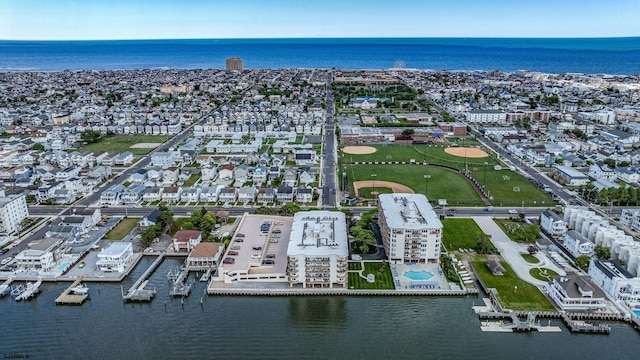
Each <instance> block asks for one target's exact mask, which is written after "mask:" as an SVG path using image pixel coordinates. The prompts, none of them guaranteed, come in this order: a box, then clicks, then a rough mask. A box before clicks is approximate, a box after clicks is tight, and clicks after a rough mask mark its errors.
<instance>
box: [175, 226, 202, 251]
mask: <svg viewBox="0 0 640 360" xmlns="http://www.w3.org/2000/svg"><path fill="white" fill-rule="evenodd" d="M200 242H202V232H201V231H197V230H178V231H177V232H176V233H175V234H174V235H173V250H174V251H176V252H189V251H191V250H193V249H194V248H195V247H196V246H197V245H198V244H200Z"/></svg>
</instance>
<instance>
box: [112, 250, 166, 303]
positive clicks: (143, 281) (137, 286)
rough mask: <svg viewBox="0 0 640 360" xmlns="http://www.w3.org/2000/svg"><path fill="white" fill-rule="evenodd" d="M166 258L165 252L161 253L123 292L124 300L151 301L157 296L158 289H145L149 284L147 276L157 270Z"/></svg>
mask: <svg viewBox="0 0 640 360" xmlns="http://www.w3.org/2000/svg"><path fill="white" fill-rule="evenodd" d="M162 259H164V254H160V255H159V256H158V257H157V258H156V259H155V260H154V261H153V263H152V264H151V266H149V268H148V269H147V270H146V271H145V272H144V273H143V274H142V276H140V278H138V280H136V282H135V283H134V284H133V285H132V286H131V287H130V288H129V291H127V293H126V294H122V300H124V301H151V299H153V297H154V296H156V290H155V289H153V290H149V289H145V286H146V285H147V282H148V280H147V278H148V277H149V276H151V274H152V273H153V272H154V271H155V270H156V268H157V267H158V266H159V265H160V263H161V262H162Z"/></svg>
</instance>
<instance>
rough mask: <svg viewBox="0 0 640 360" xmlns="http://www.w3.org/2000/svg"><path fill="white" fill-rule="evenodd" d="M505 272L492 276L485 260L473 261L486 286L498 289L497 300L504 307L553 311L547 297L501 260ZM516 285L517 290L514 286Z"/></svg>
mask: <svg viewBox="0 0 640 360" xmlns="http://www.w3.org/2000/svg"><path fill="white" fill-rule="evenodd" d="M501 263H502V266H503V267H504V268H505V270H506V272H505V274H504V275H500V276H494V275H493V274H492V273H491V271H490V270H489V268H488V267H487V262H486V261H473V262H472V264H473V267H474V268H475V270H476V273H477V274H478V276H480V277H481V278H482V280H483V281H484V283H485V285H486V286H487V287H488V288H495V289H496V290H497V291H498V300H500V304H501V305H502V306H503V307H504V308H508V309H511V310H531V311H555V310H556V309H555V308H554V307H553V305H551V303H549V301H548V300H547V298H546V297H545V296H544V295H543V294H542V293H541V292H540V290H538V288H537V287H535V286H534V285H531V284H529V283H528V282H525V281H524V280H522V279H520V278H519V277H518V276H517V275H516V273H515V272H514V271H513V269H511V267H510V266H509V264H507V262H506V261H504V260H503V261H502V262H501ZM516 286H517V290H515V287H516Z"/></svg>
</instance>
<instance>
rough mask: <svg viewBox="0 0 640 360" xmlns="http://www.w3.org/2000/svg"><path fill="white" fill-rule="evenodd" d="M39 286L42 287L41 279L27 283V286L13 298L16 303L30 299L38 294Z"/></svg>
mask: <svg viewBox="0 0 640 360" xmlns="http://www.w3.org/2000/svg"><path fill="white" fill-rule="evenodd" d="M40 285H42V279H38V281H36V282H35V283H30V282H29V283H27V286H26V287H25V288H24V291H23V292H22V293H21V294H19V295H18V296H16V297H15V300H16V301H21V300H27V299H29V298H31V297H34V296H35V295H36V294H37V293H38V292H40Z"/></svg>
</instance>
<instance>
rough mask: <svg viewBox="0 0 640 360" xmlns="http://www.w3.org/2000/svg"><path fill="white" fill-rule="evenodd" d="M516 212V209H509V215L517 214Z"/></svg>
mask: <svg viewBox="0 0 640 360" xmlns="http://www.w3.org/2000/svg"><path fill="white" fill-rule="evenodd" d="M517 213H518V210H516V209H509V214H517Z"/></svg>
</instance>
